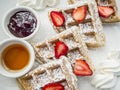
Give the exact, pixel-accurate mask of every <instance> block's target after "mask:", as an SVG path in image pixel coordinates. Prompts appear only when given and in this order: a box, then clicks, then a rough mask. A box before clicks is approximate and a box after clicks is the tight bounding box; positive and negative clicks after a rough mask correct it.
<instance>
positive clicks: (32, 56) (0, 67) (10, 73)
mask: <svg viewBox="0 0 120 90" xmlns="http://www.w3.org/2000/svg"><path fill="white" fill-rule="evenodd" d="M14 44H20V45H22V46H24V47H25V48H26V49H27V50H28V51H29V54H30V59H29V62H28V64H27V65H26V66H25V67H24V68H23V69H21V70H19V71H10V70H6V69H5V67H4V65H3V62H2V58H1V56H2V53H3V51H4V49H5V48H7V47H8V46H10V45H14ZM0 59H1V60H0V74H1V75H3V76H6V77H11V78H16V77H20V76H22V75H24V74H25V73H27V72H28V71H29V70H30V69H31V68H32V66H33V64H34V61H35V54H34V50H33V47H32V46H31V45H30V44H29V43H28V42H27V41H24V40H22V39H6V40H4V41H2V42H1V43H0Z"/></svg>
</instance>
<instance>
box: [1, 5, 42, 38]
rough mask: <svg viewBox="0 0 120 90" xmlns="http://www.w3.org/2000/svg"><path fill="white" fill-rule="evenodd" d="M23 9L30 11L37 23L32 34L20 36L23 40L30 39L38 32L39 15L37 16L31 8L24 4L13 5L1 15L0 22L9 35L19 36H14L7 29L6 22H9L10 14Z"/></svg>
mask: <svg viewBox="0 0 120 90" xmlns="http://www.w3.org/2000/svg"><path fill="white" fill-rule="evenodd" d="M23 10H26V11H30V12H31V13H32V14H33V15H34V16H35V17H36V19H37V25H36V28H35V30H34V32H33V33H32V34H30V35H29V36H26V37H23V38H21V39H24V40H30V39H31V38H32V37H33V36H34V35H35V34H36V33H37V32H38V30H39V27H40V20H39V16H38V14H37V12H36V11H34V10H33V9H32V8H30V7H26V6H18V7H14V8H12V9H10V10H9V11H8V12H7V13H6V14H5V15H4V17H3V23H2V24H3V25H2V26H3V30H4V32H5V34H6V35H8V36H9V37H12V38H20V37H16V36H14V35H13V34H12V33H11V32H10V31H9V29H8V24H9V21H10V18H11V16H13V15H14V14H15V13H16V12H18V11H23Z"/></svg>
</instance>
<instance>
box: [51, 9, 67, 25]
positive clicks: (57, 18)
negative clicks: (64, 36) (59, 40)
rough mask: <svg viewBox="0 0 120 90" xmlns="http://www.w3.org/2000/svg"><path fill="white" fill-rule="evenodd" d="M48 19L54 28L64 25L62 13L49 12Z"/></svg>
mask: <svg viewBox="0 0 120 90" xmlns="http://www.w3.org/2000/svg"><path fill="white" fill-rule="evenodd" d="M50 17H51V19H52V22H53V24H54V25H55V26H56V27H60V26H62V25H63V24H64V22H65V18H64V16H63V15H62V13H60V12H57V11H51V12H50Z"/></svg>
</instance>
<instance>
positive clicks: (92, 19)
mask: <svg viewBox="0 0 120 90" xmlns="http://www.w3.org/2000/svg"><path fill="white" fill-rule="evenodd" d="M81 6H87V8H88V9H87V15H86V18H85V19H84V21H83V22H82V23H78V22H76V21H75V20H74V19H73V18H72V12H73V10H75V9H76V8H78V7H81ZM95 6H96V3H95V2H94V3H88V2H87V0H86V1H84V2H81V3H76V4H73V5H69V6H68V7H66V8H63V9H59V10H53V11H58V12H61V13H62V15H63V16H64V17H65V23H64V25H62V26H60V27H56V26H55V25H54V24H53V22H52V19H51V17H50V13H49V18H50V21H51V23H52V26H53V28H54V29H55V30H56V31H57V33H60V32H62V31H65V30H67V29H69V28H71V27H73V26H77V27H79V33H80V34H81V35H82V40H83V41H84V42H85V43H86V44H87V46H88V47H91V48H94V47H99V46H103V45H104V43H105V36H104V33H103V28H102V24H101V21H100V18H99V15H98V10H97V6H96V8H94V9H93V7H95Z"/></svg>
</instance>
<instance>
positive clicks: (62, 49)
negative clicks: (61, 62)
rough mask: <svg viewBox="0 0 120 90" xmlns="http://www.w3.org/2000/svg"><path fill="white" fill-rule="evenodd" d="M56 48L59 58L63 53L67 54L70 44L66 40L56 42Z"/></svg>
mask: <svg viewBox="0 0 120 90" xmlns="http://www.w3.org/2000/svg"><path fill="white" fill-rule="evenodd" d="M54 48H55V49H54V50H55V57H56V58H59V57H60V56H62V55H66V54H67V52H68V46H67V45H66V44H65V43H64V42H61V41H58V42H56V43H55V47H54Z"/></svg>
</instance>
